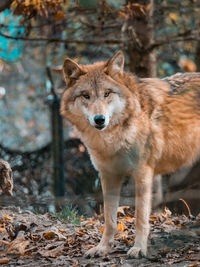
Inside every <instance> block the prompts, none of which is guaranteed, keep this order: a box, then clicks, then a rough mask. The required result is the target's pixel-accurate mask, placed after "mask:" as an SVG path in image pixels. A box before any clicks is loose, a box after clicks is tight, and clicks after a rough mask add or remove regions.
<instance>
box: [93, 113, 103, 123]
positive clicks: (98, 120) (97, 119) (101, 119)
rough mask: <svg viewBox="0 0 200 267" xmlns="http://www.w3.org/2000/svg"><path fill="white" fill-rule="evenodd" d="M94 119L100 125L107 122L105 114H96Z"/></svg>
mask: <svg viewBox="0 0 200 267" xmlns="http://www.w3.org/2000/svg"><path fill="white" fill-rule="evenodd" d="M94 121H95V123H96V124H98V125H103V124H104V122H105V117H104V115H96V116H95V117H94Z"/></svg>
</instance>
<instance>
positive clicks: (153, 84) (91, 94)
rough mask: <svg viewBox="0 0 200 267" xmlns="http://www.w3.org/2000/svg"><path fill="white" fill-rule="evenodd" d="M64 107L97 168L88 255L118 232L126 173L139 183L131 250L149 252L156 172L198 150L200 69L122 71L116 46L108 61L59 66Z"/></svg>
mask: <svg viewBox="0 0 200 267" xmlns="http://www.w3.org/2000/svg"><path fill="white" fill-rule="evenodd" d="M63 71H64V77H65V80H66V84H67V90H66V91H65V92H64V95H63V97H62V102H61V114H62V115H63V116H65V117H66V118H68V119H69V120H70V121H71V123H72V124H73V125H74V126H75V127H76V128H77V130H78V131H79V133H80V137H81V140H82V141H83V143H84V144H85V145H86V147H87V149H88V152H89V154H90V157H91V161H92V163H93V165H94V166H95V168H96V169H97V170H98V171H99V172H100V174H101V184H102V189H103V195H104V217H105V230H104V233H103V237H102V239H101V242H100V243H99V244H98V245H97V246H96V247H95V248H92V249H90V250H89V251H88V252H87V253H86V254H87V255H89V256H92V255H94V254H97V255H105V254H107V253H108V252H109V251H110V249H111V244H112V241H113V238H114V233H115V231H116V227H117V223H116V216H117V206H118V202H119V195H120V186H121V183H122V181H123V177H124V176H126V175H129V176H131V177H133V178H134V180H135V185H136V238H135V244H134V247H133V248H131V249H130V250H129V251H128V255H129V256H131V257H139V256H140V255H146V252H147V239H148V235H149V222H148V220H149V214H150V211H151V196H152V192H151V191H152V182H153V177H154V176H155V175H158V174H167V173H170V172H174V171H175V170H177V169H178V168H180V167H182V166H187V165H191V164H192V163H193V162H194V161H195V160H196V159H198V158H199V156H200V73H185V74H176V75H174V76H171V77H167V78H165V79H156V78H148V79H140V78H138V77H136V76H135V75H133V74H130V73H127V72H125V71H124V55H123V53H122V52H121V51H120V52H118V53H117V54H116V55H114V56H113V57H112V58H111V59H110V60H108V61H107V62H97V63H94V64H92V65H78V64H77V63H75V62H74V61H72V60H71V59H66V60H65V62H64V65H63Z"/></svg>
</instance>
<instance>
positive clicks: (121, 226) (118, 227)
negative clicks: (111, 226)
mask: <svg viewBox="0 0 200 267" xmlns="http://www.w3.org/2000/svg"><path fill="white" fill-rule="evenodd" d="M124 230H125V226H124V223H123V222H122V221H120V222H119V223H118V224H117V231H118V232H123V231H124Z"/></svg>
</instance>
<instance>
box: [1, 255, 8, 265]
mask: <svg viewBox="0 0 200 267" xmlns="http://www.w3.org/2000/svg"><path fill="white" fill-rule="evenodd" d="M7 263H9V258H7V257H4V258H1V259H0V264H7Z"/></svg>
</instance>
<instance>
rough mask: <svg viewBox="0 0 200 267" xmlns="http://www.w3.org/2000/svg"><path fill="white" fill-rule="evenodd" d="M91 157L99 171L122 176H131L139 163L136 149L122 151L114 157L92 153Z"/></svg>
mask: <svg viewBox="0 0 200 267" xmlns="http://www.w3.org/2000/svg"><path fill="white" fill-rule="evenodd" d="M90 157H91V161H92V163H93V165H94V166H95V168H96V169H97V170H99V171H105V172H108V173H113V174H120V175H130V174H131V173H132V171H133V170H134V169H136V168H137V166H138V162H139V153H138V150H137V149H136V148H132V149H130V150H129V151H126V150H120V151H118V152H116V153H115V154H113V155H107V154H106V153H105V154H98V153H97V154H96V153H90Z"/></svg>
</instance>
